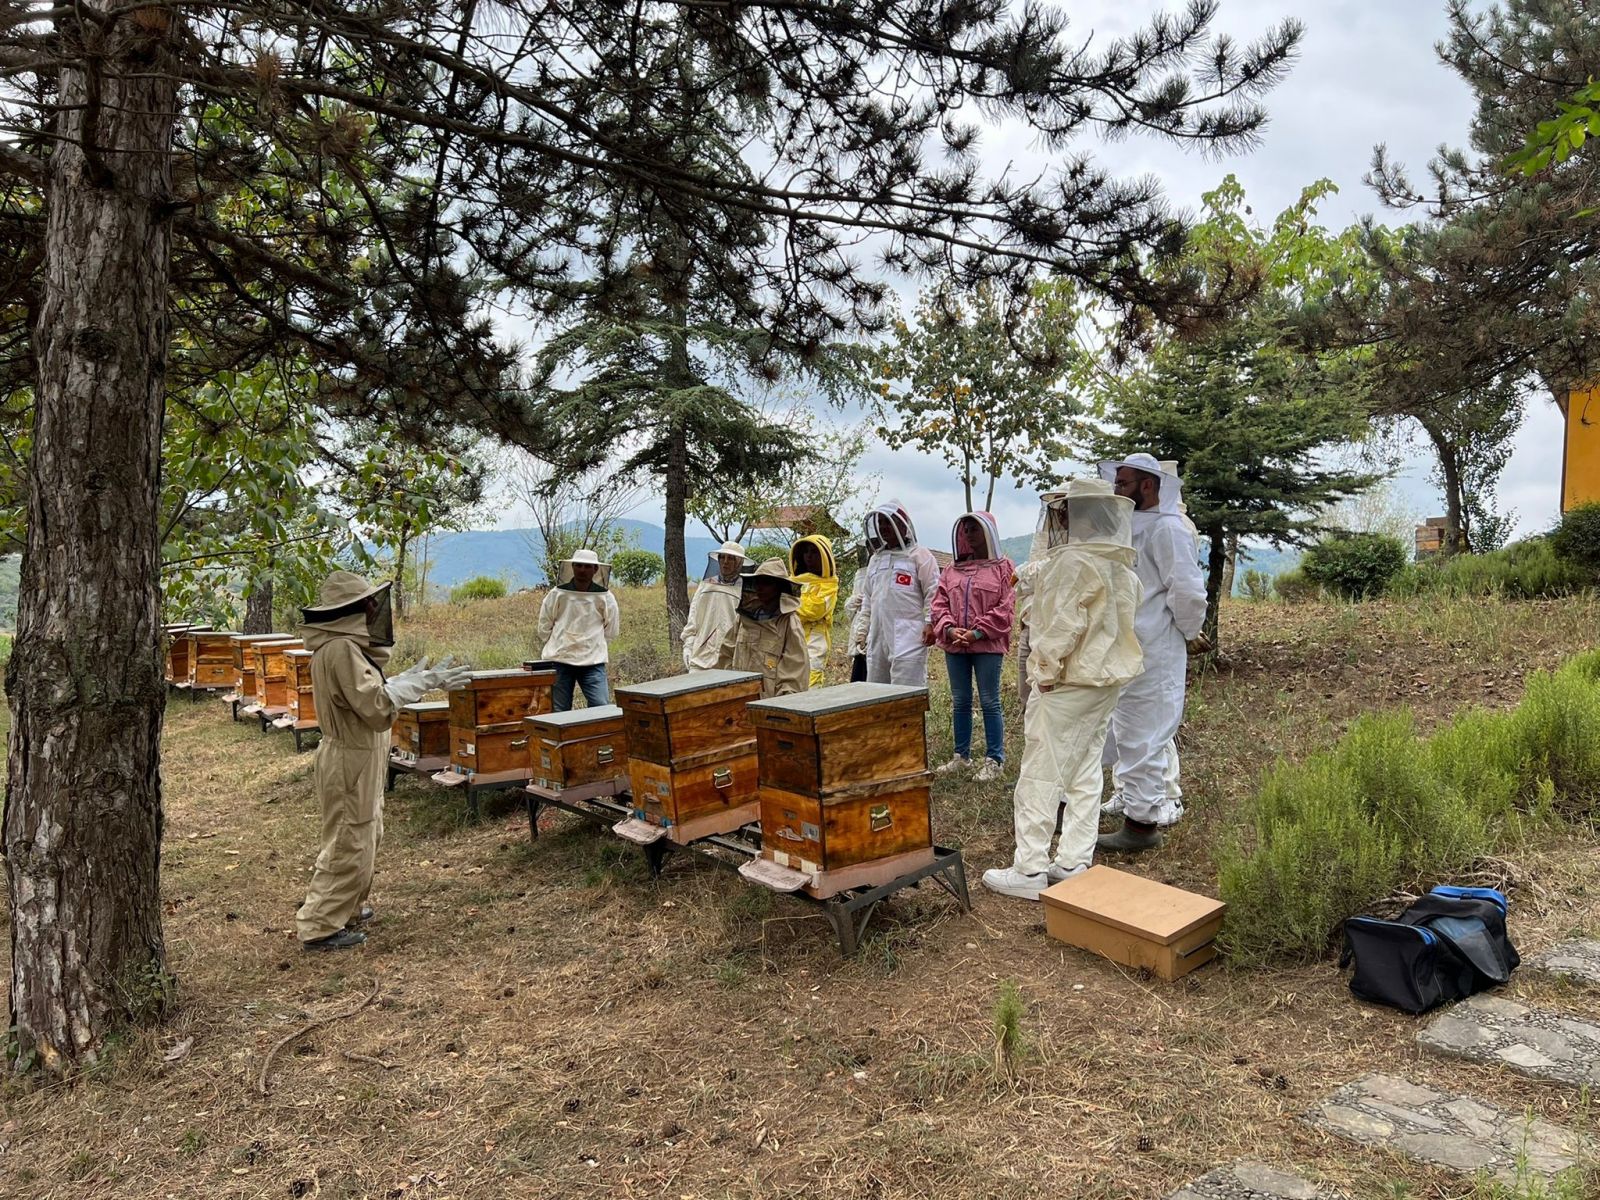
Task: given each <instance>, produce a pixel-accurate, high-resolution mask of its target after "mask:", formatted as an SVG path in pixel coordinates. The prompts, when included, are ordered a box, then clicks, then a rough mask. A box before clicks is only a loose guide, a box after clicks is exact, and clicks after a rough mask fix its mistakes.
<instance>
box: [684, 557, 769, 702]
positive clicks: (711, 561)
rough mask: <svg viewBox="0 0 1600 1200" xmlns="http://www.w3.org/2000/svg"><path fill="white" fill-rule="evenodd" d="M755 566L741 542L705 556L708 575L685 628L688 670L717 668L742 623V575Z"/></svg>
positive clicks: (685, 650) (690, 604)
mask: <svg viewBox="0 0 1600 1200" xmlns="http://www.w3.org/2000/svg"><path fill="white" fill-rule="evenodd" d="M752 565H753V564H752V563H751V562H750V560H749V559H748V558H746V557H745V553H744V547H743V546H741V545H739V543H738V542H733V541H728V542H723V543H722V545H721V546H719V547H718V548H717V549H715V550H713V551H712V552H711V553H710V554H707V555H706V573H705V576H704V577H703V578H702V579H701V580H700V586H699V587H697V588H695V590H694V599H693V600H691V601H690V602H689V619H688V620H687V621H685V622H684V625H683V669H684V670H685V671H709V670H710V669H711V668H712V667H715V666H716V665H717V656H718V655H720V654H721V653H722V643H723V642H725V641H727V640H728V635H729V633H730V632H731V631H732V629H733V627H734V625H735V624H736V623H737V622H738V620H739V598H740V595H741V594H742V589H741V588H740V586H739V576H740V575H742V574H743V573H744V571H745V569H746V568H747V567H749V566H752Z"/></svg>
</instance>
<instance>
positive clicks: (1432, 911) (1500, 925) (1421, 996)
mask: <svg viewBox="0 0 1600 1200" xmlns="http://www.w3.org/2000/svg"><path fill="white" fill-rule="evenodd" d="M1506 908H1507V905H1506V898H1505V896H1504V895H1503V894H1502V893H1500V892H1498V891H1496V890H1495V889H1494V888H1460V887H1436V888H1434V889H1433V891H1431V892H1429V893H1428V894H1427V895H1426V896H1423V897H1422V898H1421V899H1419V900H1418V901H1417V902H1416V903H1415V904H1413V905H1412V906H1411V907H1410V908H1408V909H1406V911H1405V912H1403V913H1401V914H1400V916H1399V917H1397V918H1396V919H1395V920H1393V921H1385V920H1382V919H1381V918H1379V917H1351V918H1350V919H1349V920H1348V921H1346V922H1345V923H1344V939H1345V949H1344V955H1343V956H1342V957H1341V958H1340V960H1339V965H1340V966H1341V967H1345V966H1349V965H1350V963H1351V962H1352V961H1353V962H1354V963H1355V973H1354V974H1353V975H1352V976H1351V977H1350V990H1351V992H1353V993H1354V994H1355V995H1356V996H1358V997H1359V998H1360V999H1362V1000H1369V1001H1371V1002H1372V1003H1374V1004H1387V1005H1389V1006H1391V1007H1393V1008H1400V1009H1404V1010H1405V1011H1406V1012H1410V1013H1422V1012H1427V1011H1428V1010H1429V1009H1430V1008H1435V1007H1437V1006H1438V1005H1440V1004H1447V1003H1449V1002H1451V1001H1454V1000H1462V999H1465V998H1466V997H1467V996H1470V995H1472V994H1473V993H1475V992H1481V991H1485V990H1487V989H1489V988H1492V987H1499V986H1500V985H1501V984H1502V983H1505V982H1506V981H1507V980H1508V979H1510V978H1511V972H1512V971H1514V970H1516V968H1517V965H1518V964H1519V963H1520V962H1521V961H1522V959H1521V957H1520V956H1519V955H1518V954H1517V948H1516V947H1515V946H1514V945H1512V944H1511V938H1510V936H1509V935H1508V934H1507V932H1506Z"/></svg>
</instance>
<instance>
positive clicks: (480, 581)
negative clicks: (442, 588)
mask: <svg viewBox="0 0 1600 1200" xmlns="http://www.w3.org/2000/svg"><path fill="white" fill-rule="evenodd" d="M505 594H506V582H505V580H503V579H491V578H490V577H489V576H487V575H479V576H476V577H475V578H473V579H469V580H467V581H466V582H465V583H458V584H456V586H455V587H453V588H451V589H450V603H452V604H465V603H466V602H467V601H469V600H499V599H500V598H501V597H503V596H504V595H505Z"/></svg>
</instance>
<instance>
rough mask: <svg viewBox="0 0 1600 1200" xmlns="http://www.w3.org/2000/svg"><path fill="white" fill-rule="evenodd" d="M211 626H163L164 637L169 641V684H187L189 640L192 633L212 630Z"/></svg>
mask: <svg viewBox="0 0 1600 1200" xmlns="http://www.w3.org/2000/svg"><path fill="white" fill-rule="evenodd" d="M210 628H211V626H209V625H193V624H188V623H179V624H176V625H163V626H162V627H161V632H162V635H163V636H164V637H165V638H166V639H167V655H166V657H167V665H166V671H165V674H166V678H167V682H168V683H186V682H188V679H189V651H190V646H189V639H188V637H187V635H188V634H189V633H191V632H196V631H201V630H207V629H210Z"/></svg>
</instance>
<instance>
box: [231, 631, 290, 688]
mask: <svg viewBox="0 0 1600 1200" xmlns="http://www.w3.org/2000/svg"><path fill="white" fill-rule="evenodd" d="M288 636H289V635H288V634H286V633H236V634H234V635H233V636H232V637H230V638H229V639H228V644H229V647H230V648H231V650H232V654H233V695H234V698H235V699H238V700H248V701H253V700H254V699H255V696H256V660H255V655H253V654H252V653H251V652H250V648H251V647H252V646H254V645H255V644H256V643H257V642H281V641H284V640H285V639H286V638H288Z"/></svg>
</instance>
